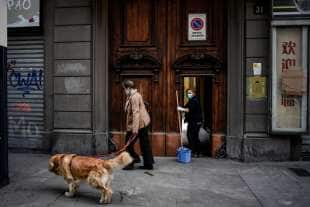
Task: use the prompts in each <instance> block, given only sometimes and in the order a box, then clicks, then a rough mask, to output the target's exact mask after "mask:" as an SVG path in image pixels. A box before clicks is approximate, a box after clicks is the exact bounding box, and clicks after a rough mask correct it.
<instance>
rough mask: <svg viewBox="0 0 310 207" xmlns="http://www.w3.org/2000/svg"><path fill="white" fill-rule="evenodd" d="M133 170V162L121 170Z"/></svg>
mask: <svg viewBox="0 0 310 207" xmlns="http://www.w3.org/2000/svg"><path fill="white" fill-rule="evenodd" d="M133 169H134V163H133V162H132V163H130V164H129V165H127V166H126V167H124V168H123V170H133Z"/></svg>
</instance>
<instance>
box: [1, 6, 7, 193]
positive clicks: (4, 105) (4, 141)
mask: <svg viewBox="0 0 310 207" xmlns="http://www.w3.org/2000/svg"><path fill="white" fill-rule="evenodd" d="M6 52H7V4H6V0H0V187H1V186H3V185H6V184H8V183H9V172H8V140H7V137H8V136H7V128H8V120H7V118H8V115H7V103H6V102H7V96H6V95H7V94H6V93H7V89H6V63H7V56H6Z"/></svg>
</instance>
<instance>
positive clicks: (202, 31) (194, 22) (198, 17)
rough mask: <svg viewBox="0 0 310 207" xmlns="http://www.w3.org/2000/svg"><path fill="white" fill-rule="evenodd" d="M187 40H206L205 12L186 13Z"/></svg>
mask: <svg viewBox="0 0 310 207" xmlns="http://www.w3.org/2000/svg"><path fill="white" fill-rule="evenodd" d="M188 40H189V41H203V40H207V14H188Z"/></svg>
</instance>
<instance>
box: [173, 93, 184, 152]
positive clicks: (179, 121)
mask: <svg viewBox="0 0 310 207" xmlns="http://www.w3.org/2000/svg"><path fill="white" fill-rule="evenodd" d="M175 94H176V99H177V107H178V106H179V93H178V90H176V91H175ZM177 114H178V125H179V130H180V140H181V147H183V141H182V127H181V116H180V112H179V111H178V109H177Z"/></svg>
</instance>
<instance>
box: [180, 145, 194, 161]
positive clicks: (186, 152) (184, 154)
mask: <svg viewBox="0 0 310 207" xmlns="http://www.w3.org/2000/svg"><path fill="white" fill-rule="evenodd" d="M191 154H192V151H191V150H190V149H188V148H186V147H179V148H178V149H177V158H178V161H179V162H182V163H189V162H191Z"/></svg>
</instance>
